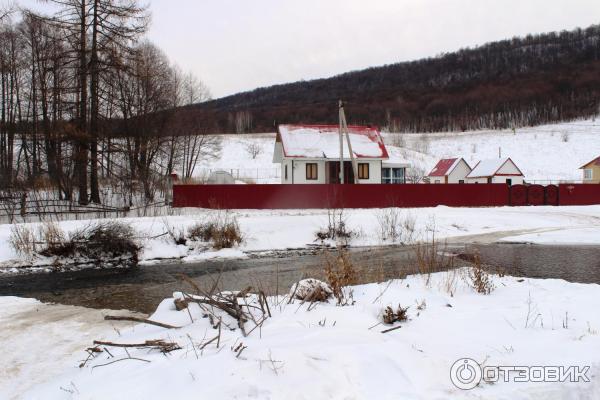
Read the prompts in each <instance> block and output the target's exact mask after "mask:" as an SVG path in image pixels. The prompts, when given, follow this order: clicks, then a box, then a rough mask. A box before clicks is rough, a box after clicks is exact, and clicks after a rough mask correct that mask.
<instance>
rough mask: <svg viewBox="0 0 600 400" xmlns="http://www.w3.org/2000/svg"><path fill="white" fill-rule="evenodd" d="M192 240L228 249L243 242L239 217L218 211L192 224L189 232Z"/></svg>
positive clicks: (216, 247) (188, 235)
mask: <svg viewBox="0 0 600 400" xmlns="http://www.w3.org/2000/svg"><path fill="white" fill-rule="evenodd" d="M187 237H188V238H189V239H191V240H196V241H201V242H210V243H212V246H213V247H214V248H215V249H217V250H220V249H228V248H232V247H234V246H236V245H239V244H240V243H242V242H243V240H244V239H243V236H242V232H241V229H240V226H239V224H238V221H237V218H236V217H235V216H231V214H230V213H228V212H221V211H219V212H217V213H216V214H215V215H214V216H213V217H212V218H211V219H209V220H208V221H206V222H199V223H197V224H194V225H192V226H191V227H190V228H189V229H188V232H187Z"/></svg>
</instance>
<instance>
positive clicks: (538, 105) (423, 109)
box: [192, 25, 600, 133]
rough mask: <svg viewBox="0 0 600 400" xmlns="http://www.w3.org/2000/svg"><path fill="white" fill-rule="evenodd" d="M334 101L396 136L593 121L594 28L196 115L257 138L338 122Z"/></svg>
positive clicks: (223, 104) (249, 95)
mask: <svg viewBox="0 0 600 400" xmlns="http://www.w3.org/2000/svg"><path fill="white" fill-rule="evenodd" d="M338 99H343V100H345V101H346V104H347V107H346V111H347V113H348V115H349V119H350V120H351V122H352V123H355V124H376V125H379V126H381V127H384V128H387V129H390V130H393V131H400V132H401V131H412V132H431V131H463V130H470V129H482V128H492V129H496V128H511V127H517V126H530V125H538V124H543V123H548V122H553V121H562V120H569V119H573V118H577V117H585V116H591V115H594V114H596V113H597V111H598V104H599V99H600V26H597V25H595V26H591V27H589V28H587V29H576V30H573V31H563V32H560V33H555V32H553V33H548V34H542V35H529V36H527V37H524V38H514V39H510V40H503V41H499V42H494V43H489V44H486V45H483V46H480V47H476V48H472V49H464V50H460V51H457V52H454V53H449V54H442V55H440V56H438V57H435V58H427V59H423V60H419V61H413V62H403V63H398V64H393V65H386V66H383V67H377V68H369V69H366V70H363V71H356V72H350V73H346V74H342V75H339V76H335V77H332V78H328V79H318V80H313V81H308V82H304V81H302V82H296V83H291V84H285V85H277V86H272V87H267V88H261V89H256V90H254V91H251V92H246V93H241V94H237V95H233V96H229V97H225V98H222V99H218V100H214V101H212V102H208V103H205V104H201V105H197V106H195V107H193V108H192V110H193V112H194V113H196V114H197V115H198V116H199V117H200V118H201V119H202V120H203V124H204V125H206V126H209V127H210V129H211V130H213V131H219V132H222V131H225V132H238V133H239V132H240V131H242V132H248V131H255V132H260V131H273V130H274V129H275V126H276V124H278V123H336V122H337V110H336V105H337V100H338ZM240 121H242V122H244V121H251V124H244V123H240ZM240 128H243V129H240Z"/></svg>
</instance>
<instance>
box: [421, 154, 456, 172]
mask: <svg viewBox="0 0 600 400" xmlns="http://www.w3.org/2000/svg"><path fill="white" fill-rule="evenodd" d="M456 160H458V159H457V158H444V159H442V160H440V161H439V162H438V163H437V164H436V165H435V167H433V169H432V170H431V172H430V173H429V175H427V176H446V175H448V174H449V173H450V172H452V171H450V168H451V167H452V166H453V165H454V163H455V162H456Z"/></svg>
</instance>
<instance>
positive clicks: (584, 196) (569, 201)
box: [558, 184, 600, 206]
mask: <svg viewBox="0 0 600 400" xmlns="http://www.w3.org/2000/svg"><path fill="white" fill-rule="evenodd" d="M558 196H559V204H560V205H561V206H588V205H592V204H600V184H580V185H577V184H566V185H559V187H558Z"/></svg>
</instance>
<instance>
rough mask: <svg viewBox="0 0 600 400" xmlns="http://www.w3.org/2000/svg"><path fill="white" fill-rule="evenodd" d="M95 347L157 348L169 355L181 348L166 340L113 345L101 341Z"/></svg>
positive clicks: (95, 342)
mask: <svg viewBox="0 0 600 400" xmlns="http://www.w3.org/2000/svg"><path fill="white" fill-rule="evenodd" d="M94 344H95V345H100V346H111V347H123V348H128V347H150V348H155V349H158V350H160V351H162V352H163V353H169V352H171V351H173V350H179V349H181V347H179V345H178V344H177V343H172V342H165V341H164V340H161V339H159V340H146V341H145V342H144V343H113V342H102V341H100V340H94Z"/></svg>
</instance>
